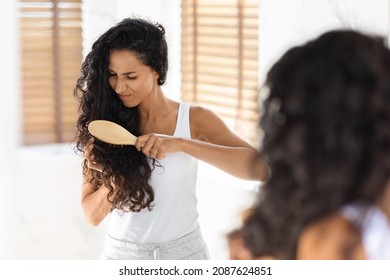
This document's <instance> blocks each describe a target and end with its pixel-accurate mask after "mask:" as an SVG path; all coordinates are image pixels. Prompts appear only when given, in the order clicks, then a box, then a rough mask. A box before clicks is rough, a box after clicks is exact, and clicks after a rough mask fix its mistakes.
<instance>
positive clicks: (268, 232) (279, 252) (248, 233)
mask: <svg viewBox="0 0 390 280" xmlns="http://www.w3.org/2000/svg"><path fill="white" fill-rule="evenodd" d="M275 215H277V213H275V211H274V209H273V208H269V207H268V204H267V203H259V204H258V205H257V207H254V208H253V211H252V212H251V214H250V215H249V216H248V217H247V218H246V219H245V220H244V221H243V225H242V226H241V228H240V229H239V233H240V235H241V236H242V239H243V240H244V243H245V246H246V248H248V249H249V251H250V252H251V254H252V255H253V256H254V257H255V258H262V257H272V258H274V259H282V260H291V259H294V258H295V245H294V242H295V240H296V237H297V234H298V232H299V225H297V224H295V223H292V221H293V220H289V219H286V220H285V222H284V223H274V218H275Z"/></svg>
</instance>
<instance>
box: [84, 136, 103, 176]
mask: <svg viewBox="0 0 390 280" xmlns="http://www.w3.org/2000/svg"><path fill="white" fill-rule="evenodd" d="M93 142H94V138H90V139H89V140H88V141H87V143H86V144H85V150H84V157H85V160H86V161H87V166H88V168H90V169H94V170H97V171H99V172H102V171H103V167H102V166H101V165H100V164H99V163H97V162H96V161H95V155H94V153H93V148H94V145H93Z"/></svg>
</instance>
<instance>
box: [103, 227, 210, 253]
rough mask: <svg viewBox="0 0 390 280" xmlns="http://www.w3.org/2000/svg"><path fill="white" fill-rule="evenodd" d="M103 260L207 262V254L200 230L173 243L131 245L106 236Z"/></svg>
mask: <svg viewBox="0 0 390 280" xmlns="http://www.w3.org/2000/svg"><path fill="white" fill-rule="evenodd" d="M102 259H105V260H207V259H209V253H208V249H207V246H206V243H205V242H204V240H203V236H202V233H201V231H200V228H198V229H196V230H194V231H193V232H191V233H189V234H187V235H185V236H183V237H181V238H179V239H176V240H173V241H169V242H163V243H131V242H125V241H121V240H117V239H115V238H112V237H111V236H109V235H108V236H107V238H106V244H105V248H104V253H103V256H102Z"/></svg>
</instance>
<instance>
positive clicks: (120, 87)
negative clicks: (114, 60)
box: [115, 79, 126, 94]
mask: <svg viewBox="0 0 390 280" xmlns="http://www.w3.org/2000/svg"><path fill="white" fill-rule="evenodd" d="M125 90H126V83H125V82H124V81H122V79H118V80H117V81H116V84H115V92H116V93H118V94H122V93H123V92H124V91H125Z"/></svg>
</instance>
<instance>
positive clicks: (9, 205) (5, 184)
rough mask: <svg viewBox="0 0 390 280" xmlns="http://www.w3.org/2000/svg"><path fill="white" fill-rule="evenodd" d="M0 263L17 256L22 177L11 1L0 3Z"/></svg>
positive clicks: (14, 31)
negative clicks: (19, 158)
mask: <svg viewBox="0 0 390 280" xmlns="http://www.w3.org/2000/svg"><path fill="white" fill-rule="evenodd" d="M0 11H1V17H0V38H1V40H2V43H1V44H0V61H1V67H0V84H1V100H2V102H1V110H0V120H1V130H2V132H1V138H0V178H1V181H0V259H6V258H13V257H15V256H17V255H18V251H17V249H16V248H17V241H18V231H17V228H18V225H19V216H18V210H19V209H18V208H19V207H18V206H19V205H18V204H19V199H18V198H19V196H20V193H19V192H18V189H17V187H18V185H19V184H18V178H20V176H21V174H20V172H19V170H18V168H17V166H18V165H17V162H16V161H15V153H16V150H17V147H18V145H19V140H20V124H19V122H20V118H19V112H20V109H19V107H18V102H19V98H20V96H19V93H20V90H19V89H20V86H19V75H18V69H19V57H18V52H19V49H18V30H17V23H16V6H15V2H14V1H12V0H3V1H1V2H0Z"/></svg>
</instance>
